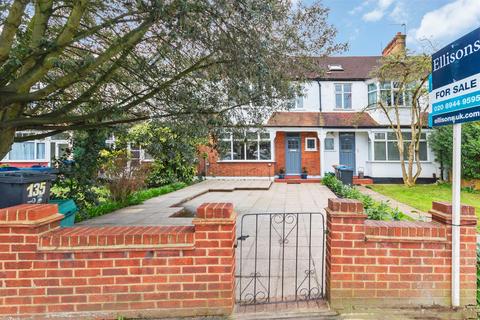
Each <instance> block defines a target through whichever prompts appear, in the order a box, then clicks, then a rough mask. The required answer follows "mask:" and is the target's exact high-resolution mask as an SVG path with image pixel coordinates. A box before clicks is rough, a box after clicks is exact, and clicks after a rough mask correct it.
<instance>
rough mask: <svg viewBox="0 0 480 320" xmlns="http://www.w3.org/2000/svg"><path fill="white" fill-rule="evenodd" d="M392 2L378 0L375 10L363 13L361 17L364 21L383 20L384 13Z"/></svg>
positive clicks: (389, 0) (390, 0) (391, 0)
mask: <svg viewBox="0 0 480 320" xmlns="http://www.w3.org/2000/svg"><path fill="white" fill-rule="evenodd" d="M393 1H394V0H378V1H377V4H376V6H375V8H373V10H371V11H369V12H367V13H365V14H364V15H363V17H362V19H363V20H364V21H369V22H372V21H378V20H380V19H382V18H383V16H384V15H385V13H386V11H387V10H388V8H389V7H390V5H391V4H392V3H393Z"/></svg>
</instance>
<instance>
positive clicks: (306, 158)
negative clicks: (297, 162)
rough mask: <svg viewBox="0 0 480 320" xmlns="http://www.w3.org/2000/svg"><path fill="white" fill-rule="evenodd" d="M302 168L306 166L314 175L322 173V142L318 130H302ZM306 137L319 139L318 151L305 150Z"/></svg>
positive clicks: (309, 172) (310, 173)
mask: <svg viewBox="0 0 480 320" xmlns="http://www.w3.org/2000/svg"><path fill="white" fill-rule="evenodd" d="M300 137H301V139H302V168H303V167H306V168H307V171H308V174H309V175H312V176H319V175H320V144H319V141H318V135H317V133H316V132H302V133H301V135H300ZM305 138H315V139H316V140H317V151H305V147H306V146H305V144H306V142H305Z"/></svg>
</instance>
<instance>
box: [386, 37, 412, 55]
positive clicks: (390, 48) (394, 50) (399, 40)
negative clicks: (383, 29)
mask: <svg viewBox="0 0 480 320" xmlns="http://www.w3.org/2000/svg"><path fill="white" fill-rule="evenodd" d="M406 38H407V36H406V35H405V34H402V33H401V32H397V34H396V35H395V37H393V39H392V41H390V42H389V43H388V44H387V46H386V47H385V49H383V51H382V56H384V57H385V56H388V55H390V54H403V55H405V54H406Z"/></svg>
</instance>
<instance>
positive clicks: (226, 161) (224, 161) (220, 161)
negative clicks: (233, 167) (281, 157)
mask: <svg viewBox="0 0 480 320" xmlns="http://www.w3.org/2000/svg"><path fill="white" fill-rule="evenodd" d="M235 162H250V163H252V162H260V163H268V162H275V161H273V160H217V163H235Z"/></svg>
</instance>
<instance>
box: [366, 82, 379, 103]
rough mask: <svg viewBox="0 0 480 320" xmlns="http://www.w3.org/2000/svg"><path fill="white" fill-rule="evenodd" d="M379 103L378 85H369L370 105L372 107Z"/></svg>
mask: <svg viewBox="0 0 480 320" xmlns="http://www.w3.org/2000/svg"><path fill="white" fill-rule="evenodd" d="M375 103H377V84H376V83H370V84H369V85H368V105H369V106H371V105H373V104H375Z"/></svg>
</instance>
